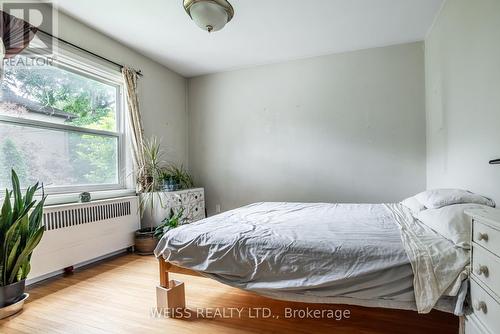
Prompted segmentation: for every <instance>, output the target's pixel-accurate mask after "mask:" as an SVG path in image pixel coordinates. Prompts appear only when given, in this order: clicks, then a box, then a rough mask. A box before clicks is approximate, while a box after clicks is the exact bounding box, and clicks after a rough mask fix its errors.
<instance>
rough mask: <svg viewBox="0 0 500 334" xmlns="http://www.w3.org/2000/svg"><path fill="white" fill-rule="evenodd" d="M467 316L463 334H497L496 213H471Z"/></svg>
mask: <svg viewBox="0 0 500 334" xmlns="http://www.w3.org/2000/svg"><path fill="white" fill-rule="evenodd" d="M465 213H466V214H467V215H469V216H470V217H471V222H472V242H471V246H472V249H471V272H470V297H471V298H470V300H471V303H472V310H471V313H470V314H468V315H467V316H466V317H465V325H464V327H465V333H466V334H479V333H481V334H483V333H490V334H496V333H500V210H498V209H493V208H484V209H471V210H466V211H465Z"/></svg>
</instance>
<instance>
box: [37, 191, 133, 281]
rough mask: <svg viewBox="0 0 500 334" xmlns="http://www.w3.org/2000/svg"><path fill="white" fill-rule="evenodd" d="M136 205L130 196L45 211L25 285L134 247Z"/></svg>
mask: <svg viewBox="0 0 500 334" xmlns="http://www.w3.org/2000/svg"><path fill="white" fill-rule="evenodd" d="M138 205H139V203H138V197H136V196H131V197H122V198H117V199H108V200H99V201H93V202H90V203H76V204H64V205H55V206H48V207H46V208H45V209H44V214H43V223H44V225H45V233H44V234H43V237H42V240H41V241H40V244H39V245H38V247H37V248H36V249H35V251H34V252H33V256H32V258H31V272H30V274H29V276H28V283H33V282H35V281H38V280H40V279H43V278H46V277H49V276H51V275H53V274H56V273H59V272H61V270H62V269H64V268H67V267H70V266H74V267H77V266H79V265H82V264H87V263H89V262H92V261H93V260H96V259H100V258H103V257H106V256H108V255H110V254H113V253H116V252H118V251H121V250H124V249H126V248H128V247H130V246H133V244H134V232H135V231H136V230H137V229H139V226H140V218H139V212H138Z"/></svg>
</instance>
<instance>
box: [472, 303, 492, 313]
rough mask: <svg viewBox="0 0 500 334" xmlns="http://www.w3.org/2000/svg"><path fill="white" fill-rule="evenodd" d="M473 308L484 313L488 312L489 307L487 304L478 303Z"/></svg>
mask: <svg viewBox="0 0 500 334" xmlns="http://www.w3.org/2000/svg"><path fill="white" fill-rule="evenodd" d="M473 306H474V309H475V310H476V311H482V312H483V313H487V312H488V307H487V306H486V303H485V302H476V303H474V305H473Z"/></svg>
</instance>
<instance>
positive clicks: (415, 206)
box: [401, 196, 426, 215]
mask: <svg viewBox="0 0 500 334" xmlns="http://www.w3.org/2000/svg"><path fill="white" fill-rule="evenodd" d="M401 204H402V205H404V206H406V207H407V208H408V209H410V211H411V212H412V213H413V214H414V215H415V214H417V213H419V212H420V211H423V210H425V209H426V207H425V205H423V204H422V203H420V202H419V201H418V200H417V199H416V198H415V196H413V197H409V198H407V199H405V200H404V201H402V202H401Z"/></svg>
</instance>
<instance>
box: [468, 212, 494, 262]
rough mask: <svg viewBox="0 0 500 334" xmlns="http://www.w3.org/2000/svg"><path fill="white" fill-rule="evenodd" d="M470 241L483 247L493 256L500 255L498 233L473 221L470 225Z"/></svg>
mask: <svg viewBox="0 0 500 334" xmlns="http://www.w3.org/2000/svg"><path fill="white" fill-rule="evenodd" d="M472 229H473V232H472V233H473V234H472V241H473V242H475V243H476V244H478V245H481V246H483V247H484V248H486V249H487V250H489V251H490V252H492V253H493V254H497V255H500V231H498V230H495V229H494V228H491V227H489V226H488V225H486V224H483V223H482V222H481V221H480V220H475V221H474V224H473V225H472Z"/></svg>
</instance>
